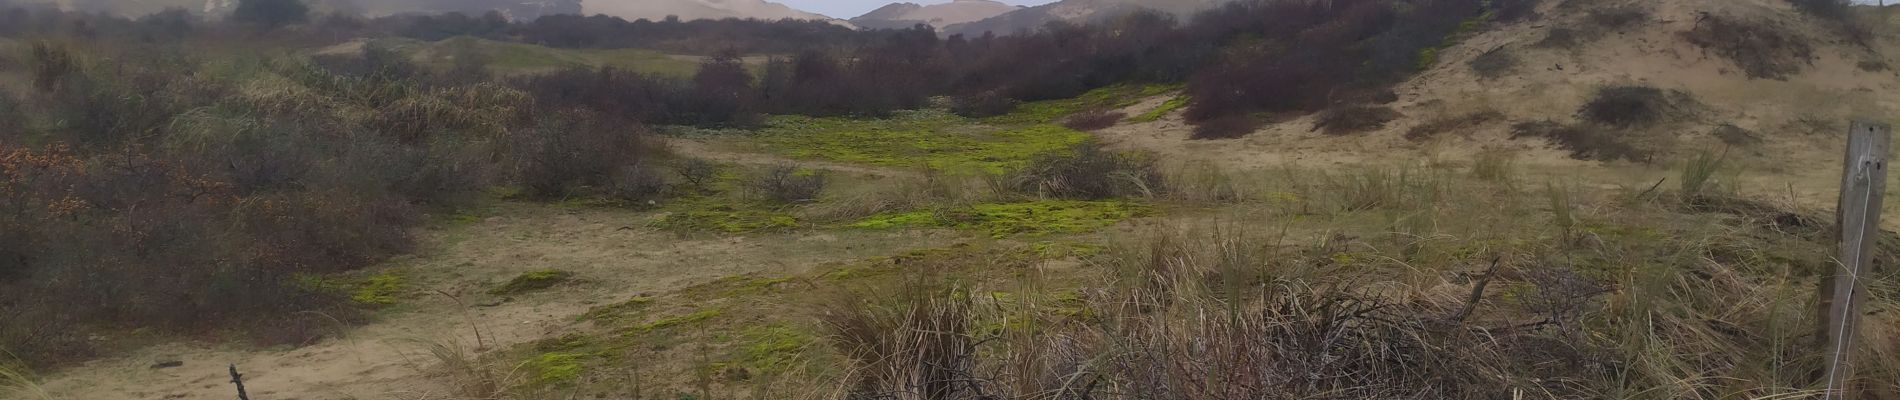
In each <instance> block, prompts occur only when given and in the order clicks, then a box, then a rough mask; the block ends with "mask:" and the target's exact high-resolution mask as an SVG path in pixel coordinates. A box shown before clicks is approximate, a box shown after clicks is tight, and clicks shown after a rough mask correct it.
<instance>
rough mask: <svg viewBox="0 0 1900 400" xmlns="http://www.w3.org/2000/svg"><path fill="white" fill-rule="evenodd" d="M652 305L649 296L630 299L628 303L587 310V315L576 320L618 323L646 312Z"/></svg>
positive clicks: (651, 299)
mask: <svg viewBox="0 0 1900 400" xmlns="http://www.w3.org/2000/svg"><path fill="white" fill-rule="evenodd" d="M650 304H653V298H652V297H649V296H640V297H635V298H632V299H628V300H627V301H623V302H619V303H614V304H610V305H606V306H600V307H594V308H593V309H591V310H587V313H584V314H581V316H580V317H578V318H576V320H578V321H600V322H603V323H612V322H618V321H621V320H623V319H626V318H627V317H628V316H629V315H630V314H634V313H635V312H637V311H642V310H645V309H646V307H647V305H650Z"/></svg>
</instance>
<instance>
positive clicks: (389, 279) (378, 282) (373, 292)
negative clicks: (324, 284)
mask: <svg viewBox="0 0 1900 400" xmlns="http://www.w3.org/2000/svg"><path fill="white" fill-rule="evenodd" d="M408 286H409V285H408V284H407V283H405V281H404V280H403V277H402V275H398V274H396V271H383V272H381V273H378V274H375V275H370V276H369V277H367V278H363V280H362V281H360V282H358V283H357V284H356V288H355V290H352V291H351V292H350V301H351V302H355V303H356V304H361V305H366V306H379V307H380V306H387V305H391V304H396V296H397V295H400V294H402V291H403V289H405V288H407V287H408Z"/></svg>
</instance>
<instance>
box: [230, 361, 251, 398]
mask: <svg viewBox="0 0 1900 400" xmlns="http://www.w3.org/2000/svg"><path fill="white" fill-rule="evenodd" d="M231 384H234V385H237V391H238V400H251V395H249V394H245V393H244V375H240V374H238V372H237V364H231Z"/></svg>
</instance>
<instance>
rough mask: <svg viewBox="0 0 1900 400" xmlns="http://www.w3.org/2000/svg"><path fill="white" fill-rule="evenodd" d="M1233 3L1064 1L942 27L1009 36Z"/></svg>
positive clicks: (947, 30)
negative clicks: (1147, 11) (1137, 14)
mask: <svg viewBox="0 0 1900 400" xmlns="http://www.w3.org/2000/svg"><path fill="white" fill-rule="evenodd" d="M1230 1H1232V0H1062V1H1058V2H1054V3H1049V4H1044V5H1040V6H1035V7H1027V8H1022V9H1019V10H1016V11H1012V12H1009V13H1005V14H1001V15H997V16H994V17H990V18H986V19H982V20H977V21H971V22H967V23H961V24H952V25H948V26H943V27H940V29H941V30H942V31H943V32H944V33H945V34H965V35H972V36H974V35H982V34H983V33H984V32H993V33H995V34H998V35H1008V34H1012V33H1016V32H1019V31H1024V30H1031V29H1036V28H1039V27H1042V26H1043V25H1045V24H1048V23H1050V22H1054V21H1066V22H1074V23H1089V22H1094V21H1097V20H1101V19H1104V18H1110V17H1113V16H1116V15H1123V14H1127V13H1130V12H1134V11H1136V10H1140V9H1144V8H1145V9H1151V10H1156V11H1161V12H1165V13H1169V14H1174V15H1177V16H1181V17H1186V16H1189V15H1192V14H1194V13H1197V12H1201V11H1205V10H1208V9H1212V8H1214V7H1216V6H1219V5H1221V4H1225V3H1228V2H1230Z"/></svg>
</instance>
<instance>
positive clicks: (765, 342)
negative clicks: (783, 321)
mask: <svg viewBox="0 0 1900 400" xmlns="http://www.w3.org/2000/svg"><path fill="white" fill-rule="evenodd" d="M739 340H741V341H742V342H743V343H744V344H743V347H742V348H741V349H740V351H741V352H742V354H741V355H740V358H741V359H742V360H743V361H744V363H745V366H746V367H748V368H751V369H754V370H759V371H763V372H779V371H784V370H786V369H788V368H790V367H792V366H793V365H794V364H795V363H796V362H797V361H798V359H799V356H800V354H801V353H803V352H804V350H805V348H806V346H810V345H811V344H812V342H814V341H816V340H817V337H816V336H815V335H812V334H811V333H808V332H804V331H801V330H798V329H793V328H792V327H789V326H785V325H767V326H760V327H753V328H748V329H746V330H745V331H742V332H740V333H739Z"/></svg>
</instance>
